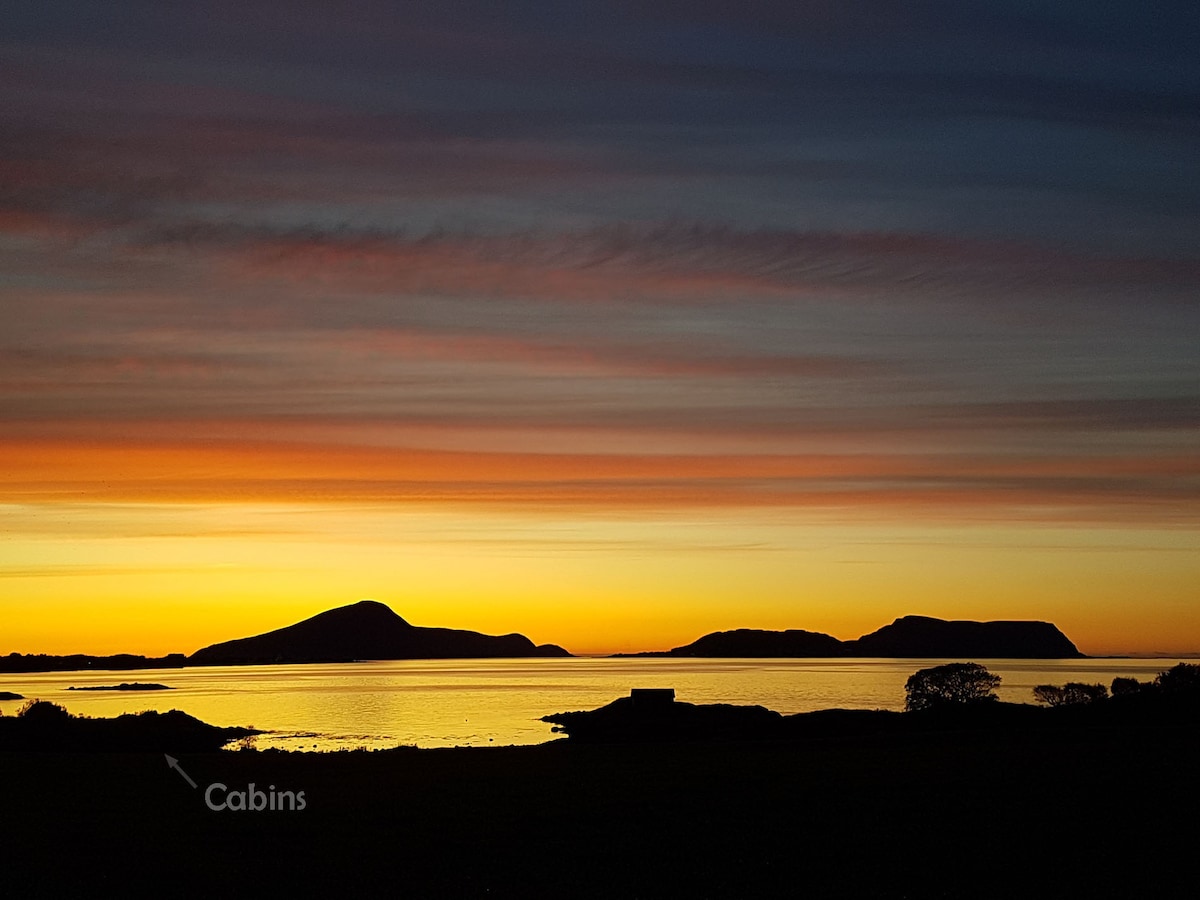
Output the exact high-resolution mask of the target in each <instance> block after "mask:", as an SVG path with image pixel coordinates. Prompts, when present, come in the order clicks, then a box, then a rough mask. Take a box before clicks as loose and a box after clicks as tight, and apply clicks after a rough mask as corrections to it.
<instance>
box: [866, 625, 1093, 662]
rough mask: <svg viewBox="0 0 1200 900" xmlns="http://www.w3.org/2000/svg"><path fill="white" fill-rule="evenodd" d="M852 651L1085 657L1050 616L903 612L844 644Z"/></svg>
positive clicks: (900, 654)
mask: <svg viewBox="0 0 1200 900" xmlns="http://www.w3.org/2000/svg"><path fill="white" fill-rule="evenodd" d="M845 647H846V651H847V655H848V656H882V657H906V656H915V657H922V656H928V657H951V656H956V657H957V656H962V657H967V656H972V657H977V658H981V659H1082V658H1083V656H1084V654H1082V653H1080V652H1079V650H1078V648H1077V647H1076V646H1075V645H1074V644H1073V643H1071V641H1070V640H1069V639H1068V638H1067V636H1066V635H1065V634H1063V633H1062V632H1061V631H1059V630H1058V628H1057V627H1055V626H1054V625H1052V624H1050V623H1049V622H966V621H946V620H945V619H933V618H929V617H928V616H902V617H901V618H899V619H897V620H896V621H895V622H893V623H892V624H891V625H885V626H883V627H882V628H880V629H879V630H878V631H873V632H871V633H870V634H866V635H863V636H862V637H860V638H859V639H858V640H856V641H847V642H846V644H845Z"/></svg>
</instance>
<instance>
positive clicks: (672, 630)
mask: <svg viewBox="0 0 1200 900" xmlns="http://www.w3.org/2000/svg"><path fill="white" fill-rule="evenodd" d="M465 2H466V7H463V8H462V9H460V8H459V6H457V5H453V4H452V5H446V4H424V5H422V4H418V5H419V6H420V7H421V8H420V10H419V13H418V14H417V17H418V18H419V19H420V22H419V24H417V23H416V20H415V19H412V18H411V17H412V16H413V15H414V14H413V12H412V11H411V10H410V9H409V7H410V6H411V4H390V5H389V4H383V5H379V8H378V9H377V10H375V12H376V13H377V15H375V14H373V15H372V16H369V17H366V18H364V17H362V16H354V15H338V16H329V15H326V14H325V13H323V12H321V11H320V10H316V9H315V8H309V6H308V5H305V4H300V5H297V6H296V7H295V8H294V9H291V10H289V13H288V15H287V16H286V17H281V16H279V15H276V14H275V13H274V12H273V11H266V12H263V14H261V15H257V14H255V13H254V12H253V10H251V11H250V12H247V9H248V8H247V9H243V6H244V4H239V5H238V7H237V8H236V9H233V8H232V7H231V8H230V9H229V10H225V9H223V8H213V9H207V8H206V10H205V12H204V14H203V15H192V14H191V13H188V12H186V8H185V5H160V6H161V9H157V8H156V12H155V15H153V16H143V15H140V14H139V13H137V12H136V11H135V12H130V11H129V9H127V8H126V7H127V4H122V3H110V4H92V5H91V6H90V7H89V9H88V11H87V14H86V15H62V16H57V17H56V16H47V15H45V14H44V13H43V12H41V11H39V10H38V9H35V8H34V7H32V6H31V7H30V8H29V10H25V11H22V10H20V9H17V10H13V11H12V12H11V13H9V14H7V15H6V18H5V36H4V40H3V41H2V42H0V109H3V110H4V129H3V135H0V652H12V651H21V652H38V651H44V652H59V653H65V652H89V653H109V652H137V653H150V654H158V653H165V652H173V651H179V652H191V651H193V650H195V649H197V648H198V647H200V646H202V645H204V644H207V643H209V642H213V641H218V640H225V639H230V638H236V637H241V636H245V635H248V634H251V633H255V632H258V631H262V630H266V629H270V628H275V627H279V626H282V625H285V624H288V623H291V622H294V621H297V620H298V619H301V618H303V617H305V616H308V615H311V614H313V613H316V612H319V611H321V610H324V609H328V608H331V607H335V606H339V605H342V604H346V603H352V602H354V601H356V600H358V599H361V598H366V597H370V598H374V599H377V600H380V601H383V602H385V603H387V604H389V605H391V606H392V607H393V608H394V609H395V610H396V611H397V612H398V613H400V614H401V615H403V616H404V617H405V618H407V619H409V620H411V621H413V622H415V623H418V624H423V625H440V626H457V627H463V628H470V629H476V630H482V631H487V632H492V633H503V632H510V631H520V632H523V633H525V634H527V635H528V636H529V637H531V638H532V639H534V640H536V641H539V642H556V643H560V644H562V645H564V646H566V647H567V648H568V649H570V650H573V651H576V652H606V651H613V650H639V649H659V648H665V647H670V646H673V645H678V644H682V643H685V642H689V641H691V640H693V639H695V638H696V637H698V636H699V635H701V634H703V633H705V632H707V631H711V630H716V629H728V628H738V627H760V628H807V629H813V630H819V631H825V632H828V633H831V634H833V635H835V636H837V637H839V638H853V637H857V636H859V635H860V634H862V633H864V632H867V631H871V630H873V629H875V628H878V627H880V626H882V625H884V624H886V623H887V622H890V621H891V620H892V619H894V618H896V617H897V616H901V615H906V614H924V615H932V616H940V617H944V618H972V619H997V618H1006V619H1014V618H1038V619H1047V620H1050V621H1053V622H1054V623H1056V624H1057V625H1059V626H1060V627H1061V628H1062V629H1063V630H1064V631H1065V632H1066V634H1067V635H1068V636H1069V637H1071V638H1072V639H1074V640H1075V641H1076V642H1077V643H1078V645H1079V646H1080V647H1081V648H1082V649H1083V650H1084V651H1085V652H1088V653H1094V654H1103V653H1124V652H1136V653H1147V654H1149V653H1164V654H1168V655H1177V654H1183V653H1193V652H1200V596H1197V588H1198V586H1200V564H1198V563H1197V560H1200V453H1197V448H1198V447H1200V441H1198V440H1197V436H1198V435H1200V389H1198V386H1200V354H1197V352H1196V336H1197V335H1198V334H1200V304H1197V302H1196V298H1197V297H1200V257H1198V256H1197V252H1196V248H1197V247H1200V215H1197V210H1200V179H1197V178H1196V177H1195V174H1196V171H1197V169H1198V167H1200V157H1198V156H1197V151H1196V149H1195V148H1196V146H1197V144H1196V141H1195V134H1194V131H1195V128H1194V124H1195V122H1194V117H1192V116H1190V115H1185V114H1183V112H1182V111H1183V110H1185V109H1186V110H1188V112H1189V113H1190V111H1191V110H1192V109H1193V107H1194V103H1193V102H1192V101H1193V100H1194V94H1195V92H1194V91H1191V88H1189V87H1188V85H1193V86H1194V85H1195V84H1200V81H1197V80H1196V79H1197V78H1200V70H1198V69H1197V63H1196V54H1195V52H1194V48H1192V47H1191V46H1190V45H1187V42H1179V41H1175V40H1174V35H1175V34H1176V30H1175V29H1172V27H1171V24H1170V22H1169V21H1168V20H1169V17H1168V19H1163V17H1162V16H1158V17H1147V16H1145V15H1140V14H1137V13H1136V12H1131V13H1129V15H1124V14H1117V13H1114V12H1113V11H1112V10H1109V9H1107V8H1106V9H1105V11H1104V12H1103V14H1101V13H1098V12H1095V11H1092V10H1089V9H1085V6H1084V5H1078V4H1077V5H1074V6H1071V8H1070V9H1067V8H1065V7H1062V5H1053V4H1048V5H1038V4H1029V3H1024V4H1013V5H1012V8H1011V9H1008V10H1007V11H1001V12H998V13H996V15H995V16H993V15H989V16H972V15H970V14H963V15H958V16H955V17H953V21H949V22H947V21H944V20H943V17H939V16H932V17H931V16H927V15H924V14H923V13H922V12H921V11H920V9H918V8H916V7H910V5H905V4H892V5H891V6H889V11H888V13H887V16H888V27H887V28H884V29H879V28H875V29H871V28H863V27H862V18H861V16H860V15H858V13H856V12H855V11H854V10H853V9H852V8H851V7H850V6H846V5H839V4H828V3H827V4H818V5H816V6H814V5H812V4H766V6H764V7H762V8H760V7H759V6H757V5H755V4H749V5H745V4H730V5H727V6H728V8H727V9H726V8H724V7H723V8H722V10H721V12H720V14H719V15H717V14H714V13H713V10H712V9H710V8H709V6H710V5H706V4H661V3H658V4H618V5H615V6H614V5H613V4H599V5H598V6H596V7H594V8H592V7H589V8H588V10H589V12H588V15H590V16H591V18H579V17H575V18H572V17H569V16H568V17H564V16H558V15H554V16H547V15H543V14H542V13H541V12H540V10H538V9H535V8H534V7H530V8H529V9H528V10H523V11H522V12H520V14H516V13H514V15H512V16H508V15H505V16H499V17H498V16H496V15H494V9H493V8H492V7H493V6H494V4H491V5H488V4H478V5H476V4H475V2H474V0H465ZM251 6H253V4H251ZM1018 6H1019V9H1018V8H1017V7H1018ZM1042 6H1045V9H1043V8H1042ZM177 7H178V8H177ZM768 7H769V8H768ZM817 7H819V8H817ZM1051 7H1053V9H1051ZM881 8H882V7H881ZM464 9H466V10H467V12H468V13H470V14H464V11H463V10H464ZM1152 18H1153V22H1152V23H1151V19H1152ZM580 22H586V26H581V25H580V24H579V23H580ZM1164 23H1165V24H1164ZM1151 26H1153V27H1151ZM1064 73H1070V77H1069V78H1067V77H1066V75H1064ZM1189 79H1190V80H1189ZM1189 91H1191V93H1189Z"/></svg>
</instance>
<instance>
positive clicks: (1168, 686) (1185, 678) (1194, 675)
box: [1154, 663, 1200, 695]
mask: <svg viewBox="0 0 1200 900" xmlns="http://www.w3.org/2000/svg"><path fill="white" fill-rule="evenodd" d="M1154 686H1155V687H1157V688H1158V689H1159V690H1161V691H1165V692H1167V693H1170V694H1192V695H1195V694H1200V665H1197V664H1195V663H1179V664H1178V665H1175V666H1172V667H1171V668H1169V669H1167V670H1166V671H1165V672H1159V673H1158V675H1157V676H1155V678H1154Z"/></svg>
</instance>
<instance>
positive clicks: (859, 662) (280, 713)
mask: <svg viewBox="0 0 1200 900" xmlns="http://www.w3.org/2000/svg"><path fill="white" fill-rule="evenodd" d="M953 661H954V660H936V659H935V660H931V659H907V660H905V659H723V660H695V659H589V658H575V659H487V660H401V661H390V662H365V663H348V664H332V665H288V666H231V667H214V668H188V669H143V670H137V671H123V672H94V671H87V672H46V673H37V674H21V673H13V674H3V673H0V690H8V691H14V692H16V693H19V694H22V695H24V696H25V697H27V698H30V699H33V698H38V699H42V700H51V701H53V702H55V703H59V704H61V705H63V706H65V707H66V708H67V709H68V710H70V711H71V712H72V713H76V714H80V715H87V716H115V715H119V714H120V713H123V712H138V711H140V710H144V709H157V710H168V709H181V710H183V711H184V712H186V713H188V714H189V715H193V716H195V717H196V718H198V719H202V720H203V721H205V722H209V723H211V724H214V725H251V726H254V727H256V728H261V729H264V730H267V731H268V732H269V733H267V734H263V735H261V736H259V737H258V738H257V739H256V744H257V746H258V747H260V748H267V747H281V748H286V749H292V750H334V749H347V748H354V747H360V746H361V747H368V748H385V747H395V746H397V745H416V746H420V747H453V746H464V745H469V746H497V745H506V744H538V743H542V742H544V741H548V740H552V739H554V738H555V735H553V734H552V733H551V731H550V726H549V725H548V724H547V723H545V722H541V721H539V719H540V717H541V716H544V715H548V714H550V713H555V712H563V711H566V710H576V709H594V708H596V707H599V706H603V705H604V704H606V703H609V702H611V701H612V700H614V699H616V698H617V697H623V696H625V695H627V694H628V693H629V689H630V688H635V687H673V688H675V695H676V698H677V699H679V700H681V701H686V702H689V703H734V704H745V705H749V704H759V705H762V706H766V707H768V708H770V709H774V710H777V711H779V712H781V713H785V714H789V713H796V712H806V711H811V710H816V709H830V708H835V707H841V708H845V709H901V708H903V706H904V682H905V680H906V679H907V678H908V676H909V675H911V674H912V673H913V672H915V671H917V670H918V669H923V668H928V667H929V666H934V665H938V664H940V663H942V662H953ZM976 661H977V662H981V663H983V664H984V665H986V666H987V667H988V668H989V669H991V671H993V672H995V673H997V674H999V675H1000V676H1001V677H1002V679H1003V680H1002V682H1001V684H1000V688H999V691H998V693H999V695H1000V699H1002V700H1007V701H1010V702H1015V703H1032V702H1033V695H1032V690H1033V687H1034V685H1038V684H1063V683H1065V682H1067V681H1083V682H1101V683H1103V684H1105V685H1108V684H1110V683H1111V681H1112V679H1113V678H1114V677H1116V676H1118V675H1123V676H1127V677H1134V678H1138V679H1140V680H1143V681H1145V680H1149V679H1151V678H1153V677H1154V675H1155V674H1157V673H1158V672H1161V671H1163V670H1164V669H1168V668H1170V667H1171V666H1172V665H1174V664H1175V663H1176V662H1178V660H1166V659H1149V660H1148V659H1082V660H976ZM135 681H136V682H142V683H159V684H165V685H169V686H170V687H172V688H174V690H170V691H155V692H136V693H135V692H92V691H86V692H80V691H68V690H67V688H68V687H71V686H75V687H86V686H93V685H111V684H119V683H121V682H135ZM21 702H22V701H6V702H2V703H0V711H2V712H3V713H4V714H5V715H12V714H14V713H15V712H16V711H17V710H18V709H19V708H20V706H21Z"/></svg>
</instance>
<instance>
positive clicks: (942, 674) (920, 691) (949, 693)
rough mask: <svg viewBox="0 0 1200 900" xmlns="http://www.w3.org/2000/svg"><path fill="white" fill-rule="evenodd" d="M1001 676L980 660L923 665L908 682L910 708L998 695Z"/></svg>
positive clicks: (941, 704) (905, 690) (966, 701)
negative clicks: (930, 665)
mask: <svg viewBox="0 0 1200 900" xmlns="http://www.w3.org/2000/svg"><path fill="white" fill-rule="evenodd" d="M999 684H1000V676H999V675H994V674H992V673H991V672H989V671H988V670H987V669H985V668H984V667H983V666H981V665H979V663H947V664H946V665H943V666H934V667H932V668H930V669H921V670H920V671H919V672H914V673H913V674H912V675H910V676H909V678H908V681H906V682H905V683H904V692H905V694H906V700H905V702H904V708H905V709H906V710H908V711H909V712H914V711H916V710H921V709H935V708H937V707H943V706H953V705H959V704H964V703H979V702H981V701H989V700H995V699H996V693H995V691H996V687H997V686H998V685H999Z"/></svg>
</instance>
